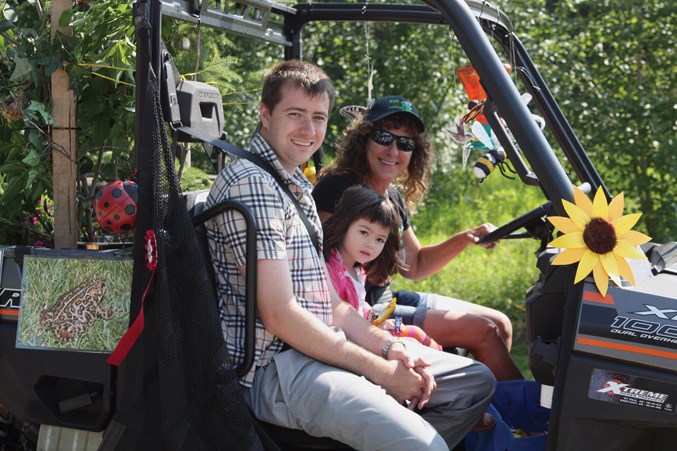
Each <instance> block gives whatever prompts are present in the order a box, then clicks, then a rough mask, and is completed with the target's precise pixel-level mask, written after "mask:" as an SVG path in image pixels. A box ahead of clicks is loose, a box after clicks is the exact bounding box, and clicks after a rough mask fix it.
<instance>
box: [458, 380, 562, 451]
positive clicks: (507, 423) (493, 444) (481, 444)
mask: <svg viewBox="0 0 677 451" xmlns="http://www.w3.org/2000/svg"><path fill="white" fill-rule="evenodd" d="M540 398H541V385H540V384H538V383H536V382H534V381H523V380H521V381H503V382H499V383H498V384H497V386H496V393H495V394H494V398H493V400H492V401H491V405H490V406H489V409H487V411H488V412H489V413H491V414H492V415H493V416H494V417H495V418H496V428H495V429H494V430H493V431H489V432H471V433H469V434H468V435H467V436H466V439H465V448H466V451H543V450H545V448H546V445H547V442H548V436H547V433H546V432H547V430H548V422H549V420H550V409H547V408H545V407H541V405H540ZM515 429H520V430H522V431H524V432H527V433H536V434H537V435H527V436H521V435H519V436H515V434H514V431H515Z"/></svg>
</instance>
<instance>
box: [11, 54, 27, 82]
mask: <svg viewBox="0 0 677 451" xmlns="http://www.w3.org/2000/svg"><path fill="white" fill-rule="evenodd" d="M30 75H31V66H30V62H29V61H28V58H17V59H16V65H15V66H14V71H13V72H12V75H11V76H10V77H9V81H11V82H18V81H21V80H23V79H25V78H28V77H30Z"/></svg>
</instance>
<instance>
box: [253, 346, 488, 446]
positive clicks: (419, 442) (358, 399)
mask: <svg viewBox="0 0 677 451" xmlns="http://www.w3.org/2000/svg"><path fill="white" fill-rule="evenodd" d="M407 350H408V351H409V352H410V353H411V354H412V355H416V356H418V355H420V356H421V357H423V358H424V359H426V360H427V361H428V362H430V363H432V365H431V366H430V367H428V370H429V371H430V372H431V374H433V376H434V377H435V381H436V382H437V388H436V389H435V391H434V392H433V394H432V396H431V398H430V402H429V403H428V405H427V406H426V408H425V409H423V410H422V411H421V412H420V415H419V414H418V413H415V412H412V411H410V410H408V409H407V408H405V407H403V406H402V405H400V404H398V403H397V401H395V399H393V398H392V397H390V396H388V395H387V394H386V393H385V390H383V389H382V388H381V387H380V386H377V385H374V384H372V383H371V382H369V381H368V380H366V379H365V378H364V377H361V376H357V375H355V374H353V373H350V372H348V371H344V370H341V369H338V368H335V367H332V366H328V365H325V364H323V363H320V362H318V361H316V360H313V359H310V358H309V357H306V356H305V355H303V354H301V353H300V352H297V351H296V350H294V349H291V350H288V351H284V352H281V353H279V354H277V355H276V356H275V358H274V359H273V361H272V362H271V363H270V364H269V365H268V366H266V367H264V368H259V369H258V370H257V371H256V376H255V378H254V385H253V386H252V388H251V389H249V390H245V399H247V401H248V403H249V404H250V406H251V408H252V410H253V412H254V415H255V416H256V417H257V418H259V419H261V420H263V421H266V422H268V423H273V424H277V425H280V426H284V427H287V428H292V429H303V430H304V431H306V432H307V433H308V434H310V435H314V436H318V437H331V438H333V439H335V440H338V441H340V442H343V443H345V444H347V445H349V446H350V447H352V448H354V449H357V450H366V451H372V450H373V451H375V450H387V451H396V450H402V451H405V450H406V451H411V450H446V449H450V448H453V447H454V446H456V445H457V444H458V443H459V442H460V441H461V440H463V438H464V437H465V434H466V433H467V432H468V430H470V428H471V427H472V426H473V425H474V424H475V423H476V421H477V420H478V419H479V417H480V415H481V414H482V413H483V412H485V410H486V408H487V406H488V405H489V403H490V401H491V397H492V395H493V393H494V389H495V386H496V381H495V379H494V377H493V375H492V374H491V372H490V371H489V370H488V369H487V368H486V367H485V366H484V365H482V364H481V363H477V362H474V361H472V360H470V359H468V358H465V357H460V356H457V355H453V354H448V353H444V352H440V351H437V350H434V349H431V348H428V347H425V346H422V345H420V344H419V343H418V342H415V341H413V340H408V341H407Z"/></svg>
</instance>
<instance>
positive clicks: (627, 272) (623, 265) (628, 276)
mask: <svg viewBox="0 0 677 451" xmlns="http://www.w3.org/2000/svg"><path fill="white" fill-rule="evenodd" d="M616 266H618V275H619V276H621V277H622V278H624V279H625V280H627V281H628V282H629V283H630V285H636V283H635V275H634V274H633V273H632V268H630V265H628V262H627V261H626V260H625V259H624V258H623V257H621V256H618V255H616Z"/></svg>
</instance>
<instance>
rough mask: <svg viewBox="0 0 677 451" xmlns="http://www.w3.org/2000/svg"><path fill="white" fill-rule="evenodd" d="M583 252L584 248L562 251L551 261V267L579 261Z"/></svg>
mask: <svg viewBox="0 0 677 451" xmlns="http://www.w3.org/2000/svg"><path fill="white" fill-rule="evenodd" d="M584 252H585V248H584V247H579V248H577V249H564V250H563V251H562V252H560V253H559V254H557V256H556V257H555V258H554V259H553V260H552V264H553V265H570V264H572V263H576V262H578V261H580V260H581V257H583V253H584Z"/></svg>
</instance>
